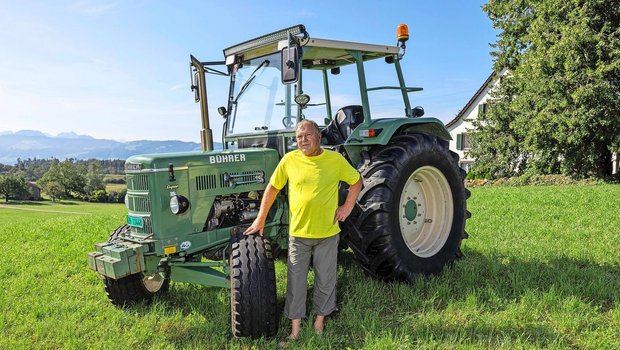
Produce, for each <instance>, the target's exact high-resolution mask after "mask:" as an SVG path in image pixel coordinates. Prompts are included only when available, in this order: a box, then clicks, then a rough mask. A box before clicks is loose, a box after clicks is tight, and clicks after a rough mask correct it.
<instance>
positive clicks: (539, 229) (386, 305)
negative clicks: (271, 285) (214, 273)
mask: <svg viewBox="0 0 620 350" xmlns="http://www.w3.org/2000/svg"><path fill="white" fill-rule="evenodd" d="M0 204H1V205H3V206H4V205H5V204H4V203H0ZM9 207H10V208H9V209H6V208H0V247H2V254H0V280H2V282H3V283H2V288H1V289H0V310H2V312H1V313H0V330H1V332H2V337H0V348H1V349H19V348H36V349H39V348H67V349H81V348H83V349H87V348H104V349H129V348H133V349H177V348H195V349H211V348H215V349H222V348H237V349H250V348H256V349H263V348H275V346H276V342H277V341H276V340H274V339H263V340H257V341H251V340H235V339H230V338H229V330H228V328H229V310H228V307H229V306H228V291H227V290H222V289H216V288H206V287H201V286H194V285H188V284H183V283H173V284H172V286H171V290H170V293H169V295H167V296H166V297H164V298H160V299H158V300H156V301H155V302H154V303H153V304H152V305H148V306H138V307H133V308H130V309H119V308H116V307H114V306H112V305H111V304H110V303H109V302H108V300H107V297H106V295H105V292H104V291H103V285H102V282H101V279H100V277H99V276H98V275H97V274H96V273H95V272H93V271H91V270H89V269H88V267H87V264H86V253H87V252H89V251H92V250H93V245H94V243H97V242H102V241H104V240H105V239H106V238H107V235H108V233H109V232H110V231H111V230H113V229H114V228H115V227H117V226H119V225H120V224H122V223H123V222H124V221H125V208H124V206H123V205H122V204H120V205H118V204H86V203H80V202H61V203H59V204H52V203H50V202H41V203H35V204H9ZM24 209H26V210H24ZM30 209H34V210H35V211H31V210H30ZM469 209H470V211H471V212H472V215H473V216H472V218H471V219H470V220H469V221H468V223H467V231H468V232H469V234H470V238H469V239H468V240H467V241H465V242H464V244H463V252H464V254H465V257H464V258H463V259H461V260H460V261H458V262H457V263H456V264H455V265H454V267H453V268H451V269H448V270H446V271H444V272H443V273H442V274H441V275H439V276H434V277H431V278H420V279H419V280H417V281H416V282H415V283H413V284H399V283H394V284H384V283H381V282H377V281H375V280H374V279H371V278H369V277H366V276H365V275H364V273H363V272H362V271H361V270H360V269H359V268H358V267H357V266H356V265H355V263H354V262H353V261H352V259H351V254H350V252H344V253H343V255H342V257H341V261H340V267H339V289H338V298H339V307H340V310H341V311H340V312H339V314H338V315H337V316H336V317H335V318H334V319H332V320H329V321H328V324H327V331H326V333H325V334H324V335H323V336H316V335H314V334H313V332H312V325H311V324H309V323H307V322H306V323H304V330H303V333H302V340H301V341H300V342H299V343H298V344H297V346H291V348H305V349H316V348H335V349H342V348H347V347H348V348H352V349H358V348H364V349H409V348H422V349H437V348H440V349H463V348H465V349H479V348H488V349H497V348H503V349H515V348H531V349H539V348H557V349H619V348H620V337H619V336H618V334H620V306H619V305H618V302H619V301H620V252H619V249H618V246H619V242H620V224H619V223H620V186H619V185H594V186H562V187H557V186H546V187H488V188H486V187H482V188H474V189H472V197H471V199H470V200H469ZM277 274H278V281H279V284H278V295H279V300H280V302H281V303H283V300H284V292H285V274H286V272H285V266H284V262H282V261H278V262H277ZM287 331H288V322H287V321H285V320H284V319H283V320H282V324H281V327H280V332H279V335H278V336H279V337H283V336H285V335H286V334H287Z"/></svg>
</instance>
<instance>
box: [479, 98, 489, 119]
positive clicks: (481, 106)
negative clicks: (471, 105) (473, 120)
mask: <svg viewBox="0 0 620 350" xmlns="http://www.w3.org/2000/svg"><path fill="white" fill-rule="evenodd" d="M488 110H489V105H488V104H487V103H486V102H484V103H481V104H479V105H478V116H479V117H480V116H482V115H484V114H486V112H487V111H488Z"/></svg>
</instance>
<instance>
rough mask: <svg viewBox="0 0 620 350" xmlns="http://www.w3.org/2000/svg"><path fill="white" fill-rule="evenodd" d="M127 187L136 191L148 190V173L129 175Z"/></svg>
mask: <svg viewBox="0 0 620 350" xmlns="http://www.w3.org/2000/svg"><path fill="white" fill-rule="evenodd" d="M127 180H128V181H127V189H129V190H134V191H148V190H149V177H148V175H131V176H127Z"/></svg>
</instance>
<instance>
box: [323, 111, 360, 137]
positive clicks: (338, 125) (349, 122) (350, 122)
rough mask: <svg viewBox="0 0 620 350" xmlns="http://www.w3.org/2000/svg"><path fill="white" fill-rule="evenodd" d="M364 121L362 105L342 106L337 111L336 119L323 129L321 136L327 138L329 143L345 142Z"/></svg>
mask: <svg viewBox="0 0 620 350" xmlns="http://www.w3.org/2000/svg"><path fill="white" fill-rule="evenodd" d="M362 122H364V112H363V109H362V106H358V105H351V106H346V107H342V108H340V109H339V110H338V112H336V116H335V117H334V119H332V121H331V122H330V123H329V124H328V125H327V126H326V127H325V129H323V131H322V132H321V136H323V137H325V138H326V139H327V144H328V145H340V144H343V143H344V142H345V141H346V140H347V139H348V138H349V136H351V133H352V132H353V130H355V128H357V126H358V125H360V124H361V123H362Z"/></svg>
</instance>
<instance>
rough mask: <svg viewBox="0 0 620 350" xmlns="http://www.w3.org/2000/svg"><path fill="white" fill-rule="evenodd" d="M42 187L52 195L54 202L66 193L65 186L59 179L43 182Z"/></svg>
mask: <svg viewBox="0 0 620 350" xmlns="http://www.w3.org/2000/svg"><path fill="white" fill-rule="evenodd" d="M41 189H42V190H43V191H44V192H45V193H47V195H48V196H50V198H51V199H52V202H56V200H58V199H60V198H62V197H63V194H64V193H65V190H64V187H62V185H61V184H60V183H59V182H58V181H53V180H52V181H45V182H44V183H42V184H41Z"/></svg>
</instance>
